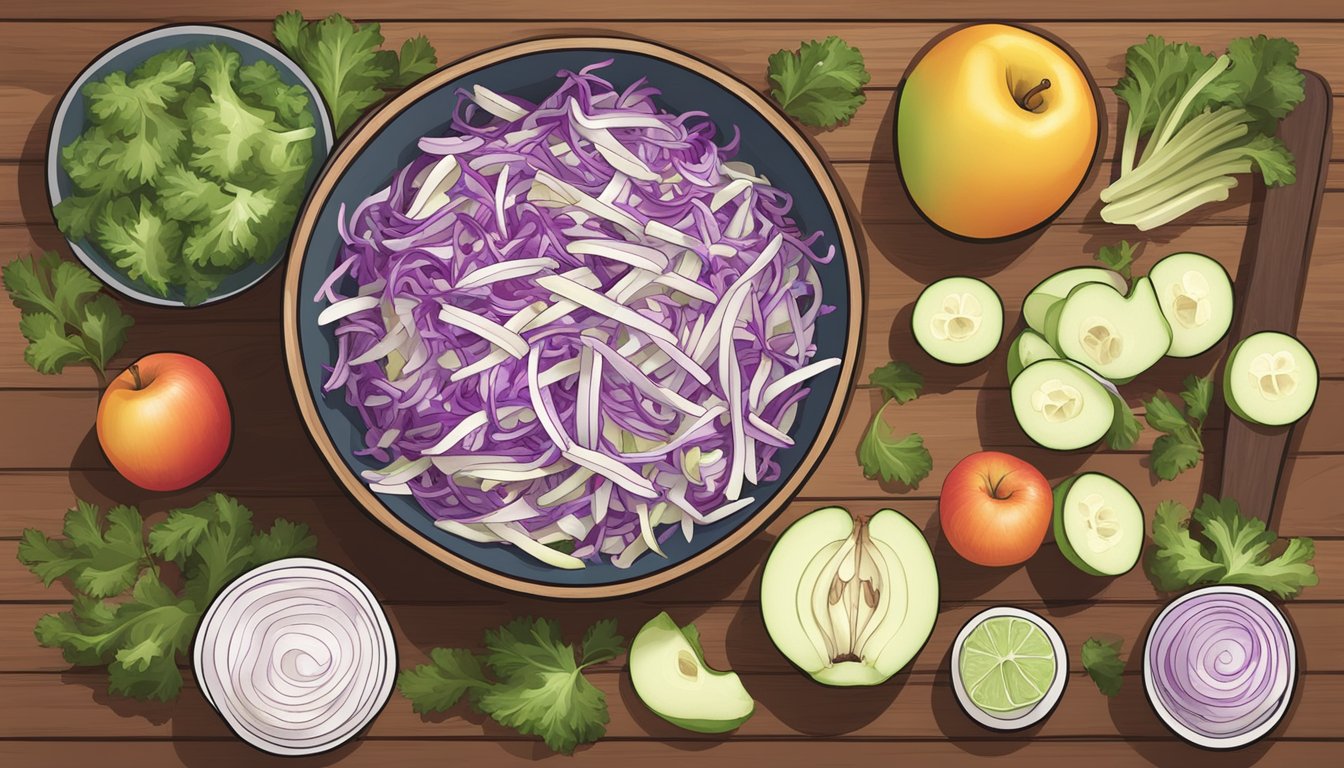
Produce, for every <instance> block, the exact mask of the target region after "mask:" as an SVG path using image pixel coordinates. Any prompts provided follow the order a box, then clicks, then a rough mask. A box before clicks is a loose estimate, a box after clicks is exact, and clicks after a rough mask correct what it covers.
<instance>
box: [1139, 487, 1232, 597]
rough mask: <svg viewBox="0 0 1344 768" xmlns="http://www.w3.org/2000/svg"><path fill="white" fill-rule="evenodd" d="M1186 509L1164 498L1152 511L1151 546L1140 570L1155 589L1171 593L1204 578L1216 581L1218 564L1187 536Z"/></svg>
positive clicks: (1220, 572) (1219, 571)
mask: <svg viewBox="0 0 1344 768" xmlns="http://www.w3.org/2000/svg"><path fill="white" fill-rule="evenodd" d="M1189 515H1190V512H1189V510H1187V509H1186V508H1185V507H1184V506H1182V505H1181V504H1179V503H1177V502H1175V501H1164V502H1161V503H1160V504H1158V505H1157V509H1156V510H1155V511H1154V512H1153V549H1152V550H1151V552H1150V553H1149V556H1148V557H1146V558H1144V571H1146V572H1147V574H1148V580H1149V581H1151V582H1152V583H1153V586H1154V587H1156V588H1157V590H1158V591H1159V592H1175V591H1177V590H1181V589H1185V588H1186V587H1189V586H1191V585H1194V584H1199V583H1201V582H1204V581H1217V580H1218V579H1219V578H1220V577H1221V576H1222V575H1223V572H1224V568H1223V566H1222V564H1220V563H1218V562H1216V561H1214V560H1212V559H1210V557H1209V553H1208V552H1206V550H1205V548H1204V547H1203V546H1202V545H1201V544H1200V543H1199V542H1197V541H1195V539H1194V538H1193V537H1192V536H1191V535H1190V529H1189Z"/></svg>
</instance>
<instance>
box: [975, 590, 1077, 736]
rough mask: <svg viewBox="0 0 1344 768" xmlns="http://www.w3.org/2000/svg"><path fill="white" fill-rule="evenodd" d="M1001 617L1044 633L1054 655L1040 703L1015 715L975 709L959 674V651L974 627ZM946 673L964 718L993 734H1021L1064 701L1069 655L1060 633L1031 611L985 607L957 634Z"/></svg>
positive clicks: (1020, 710)
mask: <svg viewBox="0 0 1344 768" xmlns="http://www.w3.org/2000/svg"><path fill="white" fill-rule="evenodd" d="M1004 616H1007V617H1012V618H1015V619H1022V620H1023V621H1028V622H1030V623H1032V624H1034V625H1036V626H1037V627H1039V628H1040V630H1041V631H1042V632H1044V633H1045V636H1046V638H1047V639H1049V640H1050V646H1051V647H1052V648H1053V649H1054V652H1055V676H1054V678H1053V679H1052V680H1051V681H1050V687H1049V688H1047V689H1046V691H1045V695H1044V696H1042V697H1041V699H1040V701H1038V702H1036V703H1035V704H1033V705H1031V706H1030V707H1024V708H1022V709H1019V710H1016V711H1014V712H1007V713H1002V714H994V713H991V712H986V711H985V710H983V709H981V708H979V707H977V706H976V705H975V703H974V702H972V701H971V696H970V693H969V692H968V691H967V690H966V686H965V684H964V683H963V682H962V680H961V673H960V671H959V670H960V669H961V648H962V644H963V643H964V642H965V640H966V638H967V637H969V636H970V634H971V633H972V632H974V631H975V628H976V627H978V626H980V625H981V624H982V623H984V622H985V621H988V620H989V619H994V618H999V617H1004ZM949 671H950V672H951V674H952V690H953V691H955V692H956V694H957V703H958V704H960V705H961V708H962V709H963V710H964V711H965V712H966V716H967V717H969V718H971V719H972V720H974V721H975V722H977V723H979V724H980V725H983V726H984V727H986V728H990V729H993V730H996V731H1020V730H1022V729H1024V728H1030V727H1031V726H1033V725H1036V724H1037V723H1039V722H1040V721H1042V720H1044V719H1045V718H1046V717H1047V716H1049V715H1050V713H1051V712H1053V711H1054V709H1055V707H1056V706H1057V705H1058V704H1059V701H1060V699H1061V698H1063V696H1064V687H1065V686H1066V685H1067V684H1068V680H1069V652H1068V649H1066V648H1065V647H1064V640H1063V639H1062V638H1061V637H1060V636H1059V632H1058V631H1057V630H1056V629H1055V628H1054V626H1053V625H1052V624H1051V623H1050V622H1048V621H1046V620H1045V619H1044V618H1042V617H1041V616H1038V615H1036V614H1034V613H1032V612H1030V611H1024V610H1022V609H1020V608H1013V607H1011V606H1007V605H999V606H995V607H993V608H986V609H985V610H983V611H981V612H980V613H977V614H976V615H975V616H972V617H971V620H970V621H968V622H966V625H965V626H963V627H962V628H961V631H960V632H958V633H957V638H956V640H954V641H953V642H952V662H951V669H950V670H949Z"/></svg>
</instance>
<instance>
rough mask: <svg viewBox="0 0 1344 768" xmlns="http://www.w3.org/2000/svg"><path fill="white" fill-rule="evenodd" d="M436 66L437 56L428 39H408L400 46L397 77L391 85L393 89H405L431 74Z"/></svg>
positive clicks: (420, 36) (421, 37) (419, 37)
mask: <svg viewBox="0 0 1344 768" xmlns="http://www.w3.org/2000/svg"><path fill="white" fill-rule="evenodd" d="M438 65H439V58H438V54H437V53H436V52H435V51H434V46H432V45H430V44H429V38H427V37H425V36H424V35H419V36H417V37H412V38H409V39H408V40H406V42H404V43H402V44H401V57H400V60H399V61H398V62H397V77H396V79H394V80H393V81H392V83H391V85H392V87H393V88H405V87H406V86H408V85H410V84H411V83H414V82H415V81H416V80H419V79H420V78H422V77H424V76H425V75H428V74H429V73H430V72H433V71H434V68H435V67H437V66H438Z"/></svg>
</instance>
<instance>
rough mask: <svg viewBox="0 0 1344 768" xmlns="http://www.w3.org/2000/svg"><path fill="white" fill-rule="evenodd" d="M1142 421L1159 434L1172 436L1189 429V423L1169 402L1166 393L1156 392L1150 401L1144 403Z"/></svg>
mask: <svg viewBox="0 0 1344 768" xmlns="http://www.w3.org/2000/svg"><path fill="white" fill-rule="evenodd" d="M1144 409H1145V412H1144V419H1145V420H1146V421H1147V422H1148V426H1150V427H1152V428H1153V429H1156V430H1157V431H1159V432H1166V433H1167V434H1173V433H1177V432H1182V431H1184V430H1186V429H1187V428H1189V426H1190V425H1189V423H1188V422H1186V420H1185V414H1183V413H1181V411H1180V409H1178V408H1177V407H1176V405H1175V404H1173V403H1172V402H1171V401H1170V400H1168V399H1167V396H1166V393H1164V392H1162V391H1160V390H1159V391H1158V393H1157V394H1156V395H1154V396H1153V397H1152V398H1151V399H1149V400H1147V401H1145V402H1144Z"/></svg>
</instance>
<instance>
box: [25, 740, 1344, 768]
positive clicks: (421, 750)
mask: <svg viewBox="0 0 1344 768" xmlns="http://www.w3.org/2000/svg"><path fill="white" fill-rule="evenodd" d="M1028 733H1030V732H1028ZM506 734H507V732H500V733H499V734H497V735H493V736H492V740H491V741H462V740H454V741H451V742H447V741H445V740H441V739H432V740H424V739H415V740H409V739H408V740H397V739H371V738H366V739H362V740H359V741H356V742H353V743H351V744H350V745H348V746H346V747H342V748H341V749H339V750H337V751H335V752H330V753H327V754H324V755H320V756H317V757H309V758H297V757H271V756H267V755H264V754H262V753H260V752H258V751H256V750H255V749H252V748H251V747H249V746H247V745H246V744H243V743H242V742H241V741H238V740H237V739H211V740H190V741H188V740H185V739H184V740H179V741H174V742H169V741H163V740H159V741H144V740H111V741H106V740H105V741H79V742H70V741H42V740H6V741H0V761H3V762H4V763H5V764H8V765H80V766H84V765H97V766H99V768H144V766H146V765H180V766H190V768H236V767H237V766H240V765H247V766H258V767H259V768H266V767H270V768H317V767H318V766H326V765H330V764H332V763H335V762H338V761H339V764H340V765H341V767H342V768H387V766H393V765H394V766H397V767H398V768H442V766H443V764H444V760H445V756H450V759H451V760H452V761H453V762H454V763H460V764H462V765H488V766H490V767H491V768H496V767H497V766H498V767H499V768H509V767H510V766H535V765H536V763H537V761H539V760H545V759H547V758H553V755H552V753H551V752H550V751H549V750H547V749H546V748H545V746H544V745H541V744H538V743H535V742H533V741H516V740H513V739H509V738H506ZM575 754H576V755H577V756H578V757H577V759H578V760H581V761H582V762H583V763H585V764H592V765H615V766H631V765H637V766H641V768H685V766H686V765H687V763H689V762H692V761H693V762H694V765H696V766H706V767H707V768H714V767H715V766H733V767H737V766H743V765H770V766H772V768H816V766H819V765H827V766H864V765H884V764H886V763H888V762H890V761H891V759H892V757H893V756H894V755H899V756H900V759H901V760H903V761H909V763H910V764H912V765H919V766H926V765H972V766H990V768H998V766H1001V765H1003V764H1004V762H1005V756H1011V757H1012V759H1013V761H1015V762H1016V761H1020V762H1021V764H1023V765H1032V766H1037V767H1038V768H1076V766H1079V765H1087V766H1088V768H1121V767H1123V768H1128V767H1129V766H1134V765H1139V764H1151V765H1179V764H1181V763H1182V762H1183V761H1184V762H1186V763H1188V762H1189V761H1191V760H1195V761H1198V760H1207V759H1208V756H1207V753H1203V752H1200V751H1199V750H1198V749H1197V748H1195V747H1192V746H1190V745H1188V744H1185V743H1183V742H1178V741H1175V740H1174V737H1173V739H1168V740H1158V741H1148V740H1145V741H1130V742H1124V741H1117V740H1088V741H1048V740H1044V739H1032V740H1023V739H1022V737H1021V736H1017V737H1013V736H1012V735H1011V734H1010V735H1008V736H993V735H981V736H978V737H977V738H975V739H969V740H962V741H958V742H951V741H948V740H946V739H934V740H927V741H919V740H900V741H882V740H857V739H851V740H846V739H839V738H835V737H834V736H830V735H827V734H811V735H809V736H807V737H802V738H797V739H789V740H787V741H778V742H777V741H764V740H759V739H747V738H744V737H741V736H725V737H721V740H720V741H718V742H706V741H699V742H686V741H682V740H680V739H666V740H662V741H653V740H617V739H604V740H602V741H599V742H598V743H597V744H594V745H590V746H584V747H581V748H580V749H579V750H578V752H576V753H575ZM1338 756H1339V742H1337V741H1331V740H1317V741H1277V740H1275V739H1273V738H1272V737H1271V738H1270V739H1266V740H1265V741H1261V742H1259V743H1257V744H1256V745H1255V746H1254V747H1250V748H1248V749H1246V750H1242V751H1241V752H1238V753H1237V754H1236V757H1237V758H1239V759H1244V760H1245V761H1246V763H1245V764H1250V763H1252V762H1255V761H1257V760H1264V761H1265V763H1266V764H1279V765H1329V764H1330V763H1331V761H1332V760H1334V759H1336V758H1337V757H1338ZM559 759H560V758H553V759H552V760H551V761H552V762H555V761H557V760H559ZM1194 764H1195V765H1199V763H1194Z"/></svg>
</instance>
